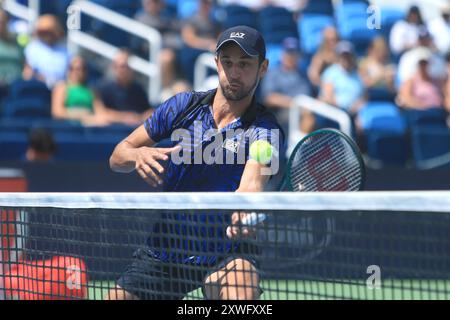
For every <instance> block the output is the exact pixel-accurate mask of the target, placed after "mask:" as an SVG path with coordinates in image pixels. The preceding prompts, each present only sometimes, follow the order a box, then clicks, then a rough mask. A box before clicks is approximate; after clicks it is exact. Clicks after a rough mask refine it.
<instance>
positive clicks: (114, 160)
mask: <svg viewBox="0 0 450 320" xmlns="http://www.w3.org/2000/svg"><path fill="white" fill-rule="evenodd" d="M136 152H137V148H135V147H134V146H132V145H131V144H130V143H129V142H128V141H126V140H125V141H122V142H121V143H120V144H119V145H117V147H116V149H115V150H114V152H113V154H112V155H111V158H110V159H109V165H110V167H111V169H112V170H113V171H115V172H120V173H129V172H132V171H133V170H134V169H135V168H136Z"/></svg>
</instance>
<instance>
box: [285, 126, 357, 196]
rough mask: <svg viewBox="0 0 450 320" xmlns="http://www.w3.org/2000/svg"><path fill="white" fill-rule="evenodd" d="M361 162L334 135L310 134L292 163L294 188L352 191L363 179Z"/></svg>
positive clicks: (342, 139)
mask: <svg viewBox="0 0 450 320" xmlns="http://www.w3.org/2000/svg"><path fill="white" fill-rule="evenodd" d="M362 179H363V177H362V171H361V168H360V163H359V161H358V159H357V157H355V151H354V150H353V148H352V147H351V146H350V144H349V143H348V142H347V141H346V140H345V139H344V138H342V137H340V136H338V135H336V134H329V133H324V134H317V135H314V136H311V137H310V138H308V139H307V140H305V142H304V143H303V144H302V145H301V146H300V148H298V150H297V151H296V154H295V155H294V158H293V161H292V163H291V171H290V180H291V184H292V187H293V189H294V191H317V190H320V191H345V190H348V191H353V190H359V188H360V185H361V181H362Z"/></svg>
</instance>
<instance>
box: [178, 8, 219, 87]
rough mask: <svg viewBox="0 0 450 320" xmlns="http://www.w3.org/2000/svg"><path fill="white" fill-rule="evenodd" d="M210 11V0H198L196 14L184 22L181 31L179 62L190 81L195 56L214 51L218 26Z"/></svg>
mask: <svg viewBox="0 0 450 320" xmlns="http://www.w3.org/2000/svg"><path fill="white" fill-rule="evenodd" d="M211 12H212V0H200V7H199V10H198V12H197V14H195V15H194V16H193V17H192V18H191V19H189V20H188V21H187V22H186V23H185V24H184V26H183V28H182V31H181V36H182V39H183V42H184V45H185V46H184V48H183V49H182V50H181V53H180V55H179V62H180V67H181V69H182V72H183V74H184V77H186V78H187V80H188V81H190V82H191V83H193V78H194V65H195V61H196V59H197V57H198V56H199V55H200V54H202V53H204V52H214V51H215V48H216V39H217V37H218V35H219V33H220V27H219V25H218V24H217V23H216V22H215V21H214V20H213V19H212V18H211Z"/></svg>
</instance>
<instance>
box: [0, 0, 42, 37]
mask: <svg viewBox="0 0 450 320" xmlns="http://www.w3.org/2000/svg"><path fill="white" fill-rule="evenodd" d="M2 7H3V9H4V10H6V11H7V12H9V13H10V14H11V15H12V16H14V17H17V18H20V19H22V20H25V21H27V22H28V23H29V25H28V26H29V32H30V33H31V31H32V30H33V26H34V24H35V22H36V20H37V18H38V17H39V12H40V0H28V6H25V5H23V4H20V3H18V2H17V1H14V0H4V1H3V2H2Z"/></svg>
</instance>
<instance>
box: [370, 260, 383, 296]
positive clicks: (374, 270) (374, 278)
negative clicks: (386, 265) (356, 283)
mask: <svg viewBox="0 0 450 320" xmlns="http://www.w3.org/2000/svg"><path fill="white" fill-rule="evenodd" d="M367 274H370V276H369V277H368V278H367V280H366V286H367V288H368V289H370V290H374V289H381V268H380V266H377V265H375V264H373V265H370V266H368V267H367Z"/></svg>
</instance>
